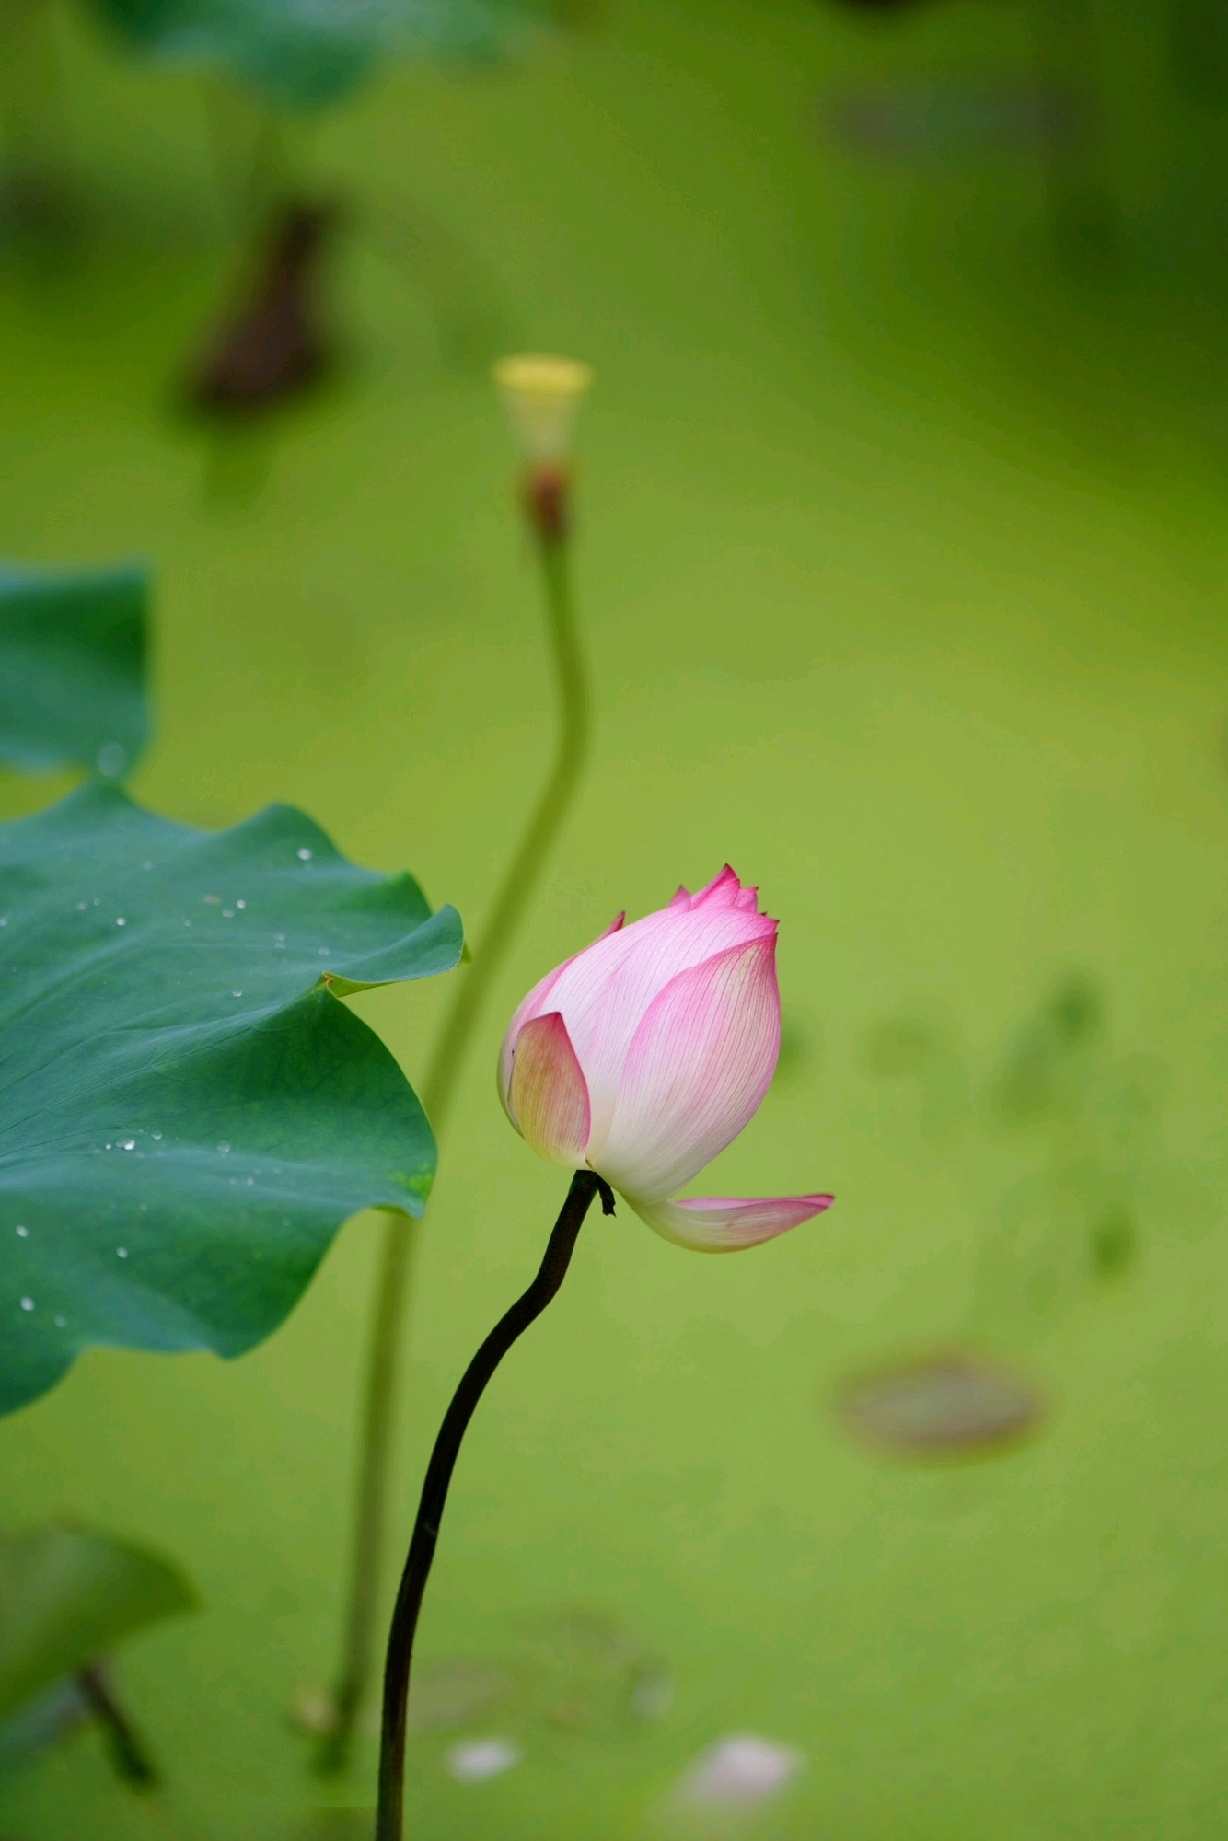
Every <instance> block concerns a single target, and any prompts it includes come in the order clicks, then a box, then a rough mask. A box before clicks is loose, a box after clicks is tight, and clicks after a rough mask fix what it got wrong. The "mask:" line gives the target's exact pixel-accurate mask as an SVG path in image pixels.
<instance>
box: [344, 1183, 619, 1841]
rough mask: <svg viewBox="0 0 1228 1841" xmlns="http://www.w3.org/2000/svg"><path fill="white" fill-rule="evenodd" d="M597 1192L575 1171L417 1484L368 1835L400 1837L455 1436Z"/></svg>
mask: <svg viewBox="0 0 1228 1841" xmlns="http://www.w3.org/2000/svg"><path fill="white" fill-rule="evenodd" d="M598 1195H600V1197H601V1206H602V1208H603V1209H604V1211H605V1213H606V1214H608V1215H612V1214H613V1213H614V1197H613V1194H612V1193H611V1191H610V1188H609V1186H608V1184H606V1183H604V1182H603V1181H602V1180H601V1178H600V1177H599V1176H597V1175H595V1174H594V1173H593V1171H592V1170H577V1171H576V1173H575V1175H574V1176H573V1177H572V1179H571V1185H570V1187H569V1189H568V1191H567V1199H566V1201H565V1202H564V1203H563V1206H562V1209H561V1210H560V1212H559V1218H558V1220H557V1221H556V1222H555V1224H554V1227H553V1229H552V1231H551V1234H550V1239H549V1242H548V1243H547V1246H546V1251H545V1255H544V1256H543V1258H542V1262H541V1265H540V1266H539V1268H538V1271H537V1276H536V1277H535V1278H534V1280H533V1283H532V1284H531V1285H530V1286H529V1288H528V1290H527V1291H525V1292H523V1293H522V1294H521V1296H520V1297H518V1298H517V1300H516V1302H515V1303H514V1304H513V1305H512V1308H511V1309H510V1310H509V1311H505V1312H504V1314H503V1316H502V1317H500V1319H499V1321H498V1323H496V1325H495V1327H494V1329H493V1330H492V1331H491V1332H490V1335H489V1336H488V1337H487V1338H486V1340H485V1342H484V1343H483V1344H482V1346H481V1348H480V1349H479V1350H478V1352H477V1354H476V1355H475V1356H474V1358H473V1360H472V1361H471V1362H470V1364H469V1366H468V1367H467V1368H466V1370H465V1372H464V1374H463V1375H462V1376H461V1382H460V1386H459V1387H458V1388H457V1390H456V1392H455V1393H454V1394H453V1396H452V1400H451V1403H450V1405H449V1407H448V1410H447V1412H446V1413H445V1414H444V1418H443V1424H442V1425H441V1426H440V1428H439V1433H438V1436H437V1437H436V1439H435V1445H434V1449H433V1450H432V1452H431V1461H430V1463H429V1464H428V1465H427V1468H426V1477H425V1478H424V1480H423V1484H422V1496H421V1499H420V1501H419V1503H418V1513H417V1516H416V1517H415V1519H414V1531H413V1534H412V1536H411V1537H410V1543H409V1553H408V1555H407V1556H406V1560H405V1568H404V1571H403V1572H402V1574H401V1584H400V1588H399V1590H398V1592H397V1602H396V1608H395V1610H394V1611H393V1613H392V1626H391V1629H390V1630H389V1633H388V1657H387V1663H386V1666H385V1669H384V1710H383V1720H382V1724H381V1727H380V1752H379V1801H378V1805H377V1808H376V1815H375V1841H401V1830H402V1826H403V1816H402V1806H403V1801H404V1791H405V1731H406V1722H407V1717H408V1713H409V1675H410V1666H411V1664H412V1662H413V1653H414V1635H415V1633H416V1631H417V1628H418V1614H419V1612H420V1611H421V1609H422V1598H423V1594H424V1593H425V1591H426V1582H427V1580H428V1579H429V1578H430V1574H431V1567H432V1565H433V1563H434V1559H435V1543H436V1541H437V1540H438V1538H439V1527H440V1523H441V1522H442V1520H443V1512H444V1508H445V1506H446V1503H447V1499H448V1485H449V1484H450V1483H451V1481H452V1472H453V1471H454V1470H455V1468H456V1460H457V1458H458V1457H459V1456H460V1448H461V1441H462V1439H463V1438H464V1436H465V1433H466V1432H467V1431H468V1429H469V1421H470V1420H471V1419H472V1418H473V1415H474V1412H475V1410H476V1408H477V1404H478V1401H479V1400H480V1399H481V1398H482V1395H483V1394H484V1393H485V1391H486V1388H487V1387H488V1386H489V1384H490V1381H491V1379H492V1377H493V1376H494V1373H495V1370H496V1369H497V1368H498V1366H499V1363H500V1362H501V1361H502V1360H503V1358H504V1356H505V1355H506V1354H507V1352H508V1350H509V1349H510V1348H511V1347H512V1345H513V1343H515V1342H516V1341H517V1339H518V1338H519V1337H521V1336H523V1335H524V1332H525V1331H526V1330H527V1329H528V1327H529V1325H530V1324H531V1323H534V1322H536V1320H537V1318H538V1317H540V1316H541V1314H542V1312H543V1311H544V1310H545V1308H546V1306H547V1304H549V1303H550V1302H551V1300H552V1299H553V1298H555V1297H557V1295H558V1291H559V1287H560V1286H561V1285H562V1283H563V1280H564V1279H565V1278H566V1276H567V1268H568V1266H569V1265H570V1264H571V1256H572V1253H573V1252H574V1251H575V1245H576V1239H577V1237H578V1235H579V1232H580V1229H581V1228H582V1227H583V1225H584V1217H585V1215H586V1214H587V1213H588V1211H589V1208H590V1206H591V1204H592V1202H593V1199H594V1197H596V1196H598Z"/></svg>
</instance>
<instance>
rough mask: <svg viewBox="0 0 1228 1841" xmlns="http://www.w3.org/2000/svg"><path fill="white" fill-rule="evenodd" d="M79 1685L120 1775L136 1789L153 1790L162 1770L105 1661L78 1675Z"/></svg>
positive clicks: (83, 1670)
mask: <svg viewBox="0 0 1228 1841" xmlns="http://www.w3.org/2000/svg"><path fill="white" fill-rule="evenodd" d="M77 1686H78V1687H79V1688H80V1690H81V1694H82V1697H83V1698H84V1700H85V1701H86V1702H87V1704H88V1706H89V1710H90V1712H91V1714H92V1715H93V1717H94V1719H95V1720H96V1721H97V1722H98V1725H99V1726H100V1727H101V1729H102V1734H103V1737H104V1739H105V1740H106V1745H107V1751H108V1752H109V1754H110V1758H111V1763H112V1764H113V1765H114V1767H115V1773H116V1776H118V1777H122V1778H123V1780H124V1782H125V1783H127V1784H131V1786H132V1788H133V1789H134V1790H152V1789H154V1788H156V1786H157V1782H158V1772H157V1769H156V1767H155V1765H154V1763H153V1760H152V1759H151V1757H150V1755H149V1752H148V1751H147V1750H146V1747H145V1742H144V1740H143V1739H142V1737H141V1735H140V1733H139V1732H138V1731H137V1729H136V1726H135V1725H134V1724H133V1721H132V1719H131V1716H130V1715H129V1714H127V1713H126V1712H125V1711H124V1709H123V1708H122V1707H121V1706H120V1704H119V1701H118V1699H117V1698H116V1694H115V1690H114V1688H113V1687H112V1686H111V1683H110V1682H109V1681H108V1680H107V1677H106V1674H105V1672H104V1671H103V1668H102V1665H101V1663H98V1662H93V1663H91V1664H90V1666H89V1667H88V1668H83V1669H82V1670H81V1671H80V1673H79V1674H78V1676H77Z"/></svg>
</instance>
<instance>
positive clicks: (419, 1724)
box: [409, 1660, 512, 1732]
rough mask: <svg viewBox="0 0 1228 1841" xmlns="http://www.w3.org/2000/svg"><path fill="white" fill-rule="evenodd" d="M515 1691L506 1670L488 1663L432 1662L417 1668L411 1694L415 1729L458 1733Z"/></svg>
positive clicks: (412, 1721) (410, 1702) (410, 1709)
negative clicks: (459, 1729)
mask: <svg viewBox="0 0 1228 1841" xmlns="http://www.w3.org/2000/svg"><path fill="white" fill-rule="evenodd" d="M511 1692H512V1681H511V1678H510V1676H509V1675H508V1674H507V1673H506V1671H505V1670H503V1669H499V1668H494V1667H492V1666H491V1665H490V1664H489V1663H486V1662H470V1661H461V1660H455V1661H441V1662H428V1663H425V1664H424V1665H423V1666H422V1668H420V1669H417V1670H415V1672H414V1680H413V1686H412V1688H411V1689H410V1696H409V1726H410V1730H411V1731H412V1732H454V1731H456V1730H457V1728H459V1727H461V1726H468V1725H470V1724H472V1722H473V1721H474V1720H479V1719H483V1718H484V1717H485V1716H486V1715H487V1714H488V1713H491V1712H493V1711H494V1710H495V1708H496V1707H500V1706H502V1705H503V1704H504V1703H505V1702H506V1701H507V1699H508V1698H509V1696H510V1694H511Z"/></svg>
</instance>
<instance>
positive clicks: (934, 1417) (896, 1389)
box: [835, 1350, 1044, 1462]
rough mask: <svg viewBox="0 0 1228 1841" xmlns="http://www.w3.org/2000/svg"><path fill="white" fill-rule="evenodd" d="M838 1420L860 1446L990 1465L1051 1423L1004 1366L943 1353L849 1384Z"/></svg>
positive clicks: (956, 1352) (962, 1353)
mask: <svg viewBox="0 0 1228 1841" xmlns="http://www.w3.org/2000/svg"><path fill="white" fill-rule="evenodd" d="M835 1406H836V1412H837V1414H838V1416H839V1418H840V1420H841V1421H842V1423H843V1424H844V1426H845V1427H846V1429H847V1430H848V1431H849V1432H851V1433H852V1434H853V1436H854V1437H855V1438H856V1439H857V1440H858V1442H859V1443H861V1444H865V1445H869V1446H871V1447H872V1448H873V1449H874V1450H876V1451H878V1452H879V1453H880V1454H881V1455H883V1456H886V1457H896V1458H907V1459H912V1460H913V1461H920V1462H924V1461H925V1460H926V1459H934V1458H958V1457H983V1456H987V1455H989V1454H991V1453H993V1452H995V1451H1001V1450H1003V1449H1005V1448H1007V1447H1008V1446H1011V1445H1014V1444H1017V1443H1018V1442H1019V1441H1020V1440H1021V1439H1023V1438H1025V1437H1027V1436H1028V1434H1029V1433H1031V1432H1034V1431H1035V1430H1036V1429H1037V1427H1038V1426H1039V1424H1040V1422H1041V1419H1042V1418H1043V1416H1044V1406H1043V1403H1042V1401H1041V1399H1040V1397H1039V1395H1038V1394H1037V1393H1036V1391H1035V1389H1034V1388H1033V1387H1031V1386H1030V1385H1029V1383H1028V1382H1026V1381H1025V1380H1024V1379H1023V1378H1022V1376H1020V1375H1017V1374H1014V1373H1012V1372H1011V1370H1010V1369H1008V1368H1006V1367H1004V1366H1003V1365H1002V1364H1001V1363H999V1362H996V1361H990V1360H989V1359H988V1358H987V1357H985V1356H983V1355H979V1354H974V1353H972V1352H970V1351H967V1350H941V1351H938V1352H936V1353H934V1354H930V1355H925V1356H920V1357H916V1358H914V1359H912V1360H907V1361H899V1362H895V1363H891V1364H889V1365H886V1366H884V1367H882V1368H879V1369H876V1370H873V1371H871V1372H868V1373H862V1374H860V1375H857V1376H855V1377H853V1378H852V1379H850V1380H848V1381H846V1382H845V1383H844V1385H843V1387H842V1388H841V1389H840V1391H839V1394H838V1395H837V1398H836V1402H835Z"/></svg>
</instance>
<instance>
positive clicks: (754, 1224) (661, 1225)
mask: <svg viewBox="0 0 1228 1841" xmlns="http://www.w3.org/2000/svg"><path fill="white" fill-rule="evenodd" d="M627 1200H628V1201H629V1202H630V1204H631V1206H632V1208H634V1210H635V1212H636V1214H637V1215H638V1216H639V1217H640V1220H641V1221H644V1222H646V1223H647V1224H648V1226H649V1227H651V1228H653V1229H654V1230H655V1231H656V1232H657V1233H658V1234H661V1235H663V1236H664V1238H665V1239H666V1240H672V1241H674V1242H675V1243H676V1244H677V1245H678V1246H684V1247H690V1248H691V1250H692V1251H693V1252H696V1253H737V1252H739V1251H740V1250H741V1249H742V1248H743V1247H753V1246H758V1245H759V1244H760V1243H761V1242H762V1241H764V1240H774V1239H775V1238H776V1236H777V1234H785V1233H788V1231H789V1229H790V1228H791V1227H797V1226H798V1225H799V1224H800V1223H801V1222H803V1221H809V1220H812V1219H813V1217H814V1216H815V1215H819V1214H822V1213H823V1210H824V1209H825V1208H830V1207H831V1203H832V1198H831V1196H830V1195H780V1196H763V1197H758V1198H751V1197H749V1196H725V1195H706V1196H698V1197H696V1199H695V1200H694V1201H690V1202H644V1201H640V1200H638V1199H637V1198H636V1197H635V1196H630V1195H629V1196H628V1197H627Z"/></svg>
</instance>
